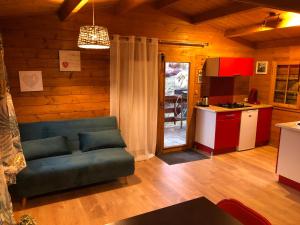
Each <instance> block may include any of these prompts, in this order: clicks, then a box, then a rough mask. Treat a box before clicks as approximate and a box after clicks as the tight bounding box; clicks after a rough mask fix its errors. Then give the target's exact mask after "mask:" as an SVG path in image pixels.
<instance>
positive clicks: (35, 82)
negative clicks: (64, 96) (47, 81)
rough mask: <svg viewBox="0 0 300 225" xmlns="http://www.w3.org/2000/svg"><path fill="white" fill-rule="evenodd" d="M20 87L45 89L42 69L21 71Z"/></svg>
mask: <svg viewBox="0 0 300 225" xmlns="http://www.w3.org/2000/svg"><path fill="white" fill-rule="evenodd" d="M19 80H20V89H21V92H25V91H43V89H44V87H43V77H42V71H19Z"/></svg>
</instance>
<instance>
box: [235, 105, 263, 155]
mask: <svg viewBox="0 0 300 225" xmlns="http://www.w3.org/2000/svg"><path fill="white" fill-rule="evenodd" d="M257 118H258V110H247V111H243V112H242V119H241V129H240V139H239V147H238V151H242V150H247V149H252V148H255V141H256V129H257Z"/></svg>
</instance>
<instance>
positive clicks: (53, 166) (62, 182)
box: [11, 148, 134, 197]
mask: <svg viewBox="0 0 300 225" xmlns="http://www.w3.org/2000/svg"><path fill="white" fill-rule="evenodd" d="M133 172H134V158H133V157H132V156H131V155H130V154H129V153H128V152H126V151H125V150H124V149H121V148H110V149H101V150H95V151H89V152H78V153H75V154H74V153H73V154H71V155H62V156H56V157H50V158H43V159H36V160H32V161H29V162H28V163H27V167H26V168H25V169H24V170H22V171H21V172H20V173H19V174H18V175H17V180H18V182H17V184H16V185H12V186H11V188H12V189H13V190H14V191H16V192H17V193H18V194H19V195H20V196H25V197H31V196H36V195H41V194H45V193H49V192H53V191H58V190H65V189H69V188H73V187H80V186H84V185H89V184H93V183H98V182H101V181H109V180H113V179H116V178H118V177H121V176H128V175H131V174H133ZM24 187H26V188H24Z"/></svg>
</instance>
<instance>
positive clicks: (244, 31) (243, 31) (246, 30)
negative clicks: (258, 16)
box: [224, 24, 274, 38]
mask: <svg viewBox="0 0 300 225" xmlns="http://www.w3.org/2000/svg"><path fill="white" fill-rule="evenodd" d="M272 29H274V28H273V27H263V26H262V25H261V24H254V25H250V26H246V27H242V28H237V29H229V30H226V31H225V34H224V35H225V37H227V38H237V37H242V36H246V35H250V34H254V33H257V32H262V31H268V30H272Z"/></svg>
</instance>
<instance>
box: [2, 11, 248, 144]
mask: <svg viewBox="0 0 300 225" xmlns="http://www.w3.org/2000/svg"><path fill="white" fill-rule="evenodd" d="M96 10H97V12H98V11H99V10H101V9H99V8H96ZM90 20H91V16H90V11H89V10H87V9H85V8H83V9H82V10H81V11H80V13H77V14H75V15H74V16H72V18H70V19H69V20H67V21H64V22H61V21H59V19H58V18H57V17H56V16H40V17H28V18H22V19H14V20H5V21H2V23H0V28H2V32H3V35H4V44H5V61H6V64H7V70H8V75H9V80H10V82H11V86H12V96H13V100H14V102H15V108H16V113H17V117H18V120H19V122H29V121H30V122H32V121H45V120H60V119H73V118H83V117H95V116H103V115H109V51H102V50H101V51H99V50H80V51H81V60H82V71H81V72H60V71H59V67H58V66H59V65H58V64H59V59H58V50H60V49H66V50H79V49H78V47H77V37H78V33H79V27H80V25H84V24H88V23H90ZM96 23H97V24H101V25H104V26H107V27H108V30H109V32H110V34H120V35H136V36H146V37H157V38H159V39H163V40H177V41H191V42H192V41H194V42H195V41H196V42H199V41H207V42H209V43H210V45H209V46H208V47H206V48H196V47H178V46H168V45H160V47H159V48H160V51H163V52H165V54H166V55H168V56H174V58H177V59H178V60H179V61H181V60H182V59H186V58H188V59H190V61H192V67H191V77H190V82H191V85H190V96H189V100H190V106H189V107H190V108H189V109H190V110H189V111H190V113H191V114H190V115H189V120H190V127H189V131H188V132H189V134H188V137H189V139H188V144H189V146H191V145H192V143H193V136H194V135H193V133H194V127H193V126H194V125H195V116H194V114H193V106H194V104H195V103H196V102H197V101H198V100H199V97H200V96H201V95H200V94H201V90H200V84H198V76H197V70H198V69H201V68H202V65H203V62H204V61H203V58H205V57H208V56H209V57H218V56H228V57H230V56H231V57H235V56H236V57H238V56H240V57H251V56H253V54H254V50H253V49H252V48H249V47H247V46H244V45H242V44H240V43H237V42H235V41H232V40H229V39H227V38H225V37H224V36H223V33H222V32H221V31H219V30H216V29H215V28H212V27H209V26H207V25H199V26H197V27H196V26H195V25H191V24H188V23H186V22H184V21H181V20H180V19H176V18H173V17H170V16H168V15H165V14H163V13H162V12H160V11H158V10H156V9H153V8H151V7H147V6H142V7H139V10H133V11H131V12H130V13H126V14H124V15H120V16H116V15H115V14H113V12H111V11H109V10H105V11H102V12H101V13H99V14H97V17H96ZM12 25H13V26H12ZM19 70H42V72H43V80H44V91H43V92H23V93H21V92H20V90H19V83H18V82H19V81H18V71H19ZM243 85H244V84H243ZM246 85H247V84H246Z"/></svg>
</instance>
